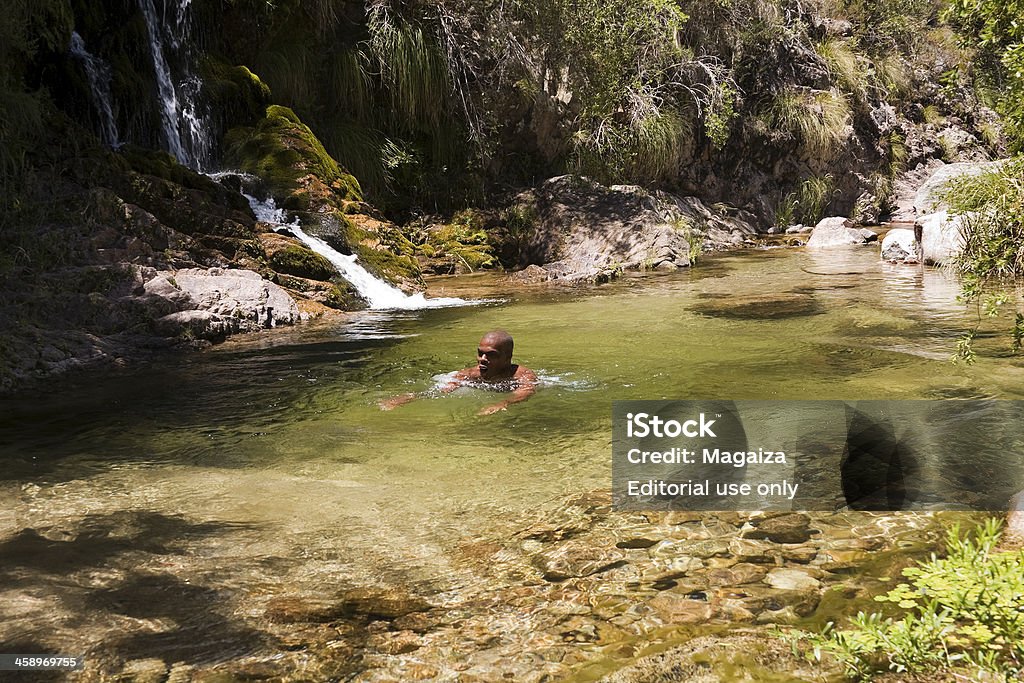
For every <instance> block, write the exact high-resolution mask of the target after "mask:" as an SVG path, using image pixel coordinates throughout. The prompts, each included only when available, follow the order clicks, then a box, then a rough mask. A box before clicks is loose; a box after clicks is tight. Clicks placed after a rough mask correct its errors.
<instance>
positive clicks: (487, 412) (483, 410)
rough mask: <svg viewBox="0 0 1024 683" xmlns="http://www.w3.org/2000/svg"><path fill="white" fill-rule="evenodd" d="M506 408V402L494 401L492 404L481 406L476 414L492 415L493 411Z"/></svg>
mask: <svg viewBox="0 0 1024 683" xmlns="http://www.w3.org/2000/svg"><path fill="white" fill-rule="evenodd" d="M506 408H508V402H507V401H502V402H501V403H495V404H494V405H492V406H485V407H483V408H481V409H480V411H479V412H478V413H477V415H493V414H494V413H497V412H498V411H501V410H505V409H506Z"/></svg>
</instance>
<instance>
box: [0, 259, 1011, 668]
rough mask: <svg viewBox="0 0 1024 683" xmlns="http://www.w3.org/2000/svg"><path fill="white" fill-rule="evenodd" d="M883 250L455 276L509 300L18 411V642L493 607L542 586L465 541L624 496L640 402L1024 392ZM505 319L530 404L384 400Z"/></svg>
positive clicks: (269, 644) (454, 290)
mask: <svg viewBox="0 0 1024 683" xmlns="http://www.w3.org/2000/svg"><path fill="white" fill-rule="evenodd" d="M876 257H877V255H876V252H875V251H874V250H871V249H866V250H863V251H857V250H850V251H842V250H840V251H834V252H833V251H829V252H826V251H819V252H800V251H788V250H774V251H770V252H759V253H756V254H751V253H746V254H738V255H733V256H725V257H720V258H717V259H713V260H710V261H709V262H708V263H707V264H702V265H701V266H700V267H699V268H697V269H694V270H693V271H692V272H682V273H676V274H670V275H663V274H651V275H647V276H644V277H629V278H627V279H625V280H623V281H621V282H617V283H614V284H611V285H607V286H602V287H598V288H590V289H564V290H560V289H555V290H549V289H544V288H537V289H532V288H526V289H523V290H521V291H513V292H510V291H508V288H507V285H506V284H505V282H504V281H503V280H502V279H501V278H498V277H496V276H482V277H469V278H463V279H458V280H450V279H445V280H440V281H438V282H437V283H436V284H435V287H434V290H435V291H432V292H431V294H432V295H433V296H462V297H473V298H480V297H484V298H494V297H502V298H504V302H503V303H499V304H493V305H489V306H482V307H479V308H458V309H438V310H425V311H405V312H402V311H387V312H379V311H378V312H365V313H355V314H352V315H349V316H346V317H345V318H344V319H341V320H333V321H328V322H319V323H313V324H309V325H304V326H301V327H298V328H296V329H292V330H279V331H276V332H273V333H268V334H266V335H261V336H259V337H254V338H251V339H237V340H233V341H230V342H228V343H225V344H223V345H221V346H219V347H217V348H215V349H213V350H211V351H209V352H205V353H201V354H196V355H192V356H187V357H168V358H166V359H163V360H161V361H160V362H159V363H157V364H155V365H154V366H153V367H151V368H147V369H145V370H143V371H137V372H132V373H125V374H121V375H118V376H114V377H103V378H101V377H98V376H90V377H86V378H76V379H74V380H71V381H69V382H68V383H67V384H66V385H64V386H62V387H61V388H60V390H59V391H58V392H56V393H54V394H51V395H48V396H44V397H40V398H38V399H32V398H22V399H20V400H17V401H7V402H5V403H3V405H0V442H2V443H3V444H4V446H3V458H4V467H3V468H2V470H0V488H2V495H3V496H4V500H5V501H7V505H6V506H5V510H4V511H3V512H0V544H2V546H3V552H0V558H3V559H2V560H0V623H2V624H3V626H2V627H0V642H4V643H7V644H8V645H9V644H12V643H15V644H20V645H23V646H26V647H27V646H30V645H32V646H35V647H36V648H37V649H39V648H41V649H39V651H49V650H52V649H56V650H59V651H72V652H73V653H77V652H95V653H97V654H96V657H101V656H102V655H101V654H100V653H102V652H106V653H108V654H109V655H110V656H111V657H119V658H121V659H131V658H138V657H146V656H153V657H162V658H164V659H165V660H166V661H167V663H168V664H169V663H171V662H176V661H178V662H185V663H192V664H199V663H203V662H207V663H209V662H211V661H216V660H218V659H227V658H230V657H234V656H238V655H240V654H241V653H245V652H255V651H266V648H270V651H274V648H284V649H287V647H288V646H287V645H286V644H285V645H282V644H281V643H280V642H277V641H275V640H274V639H273V638H270V637H269V636H268V635H267V633H265V632H262V631H260V632H257V630H253V626H252V624H253V623H254V622H253V621H252V620H253V619H257V620H258V619H259V618H260V615H262V614H264V610H265V609H266V605H267V600H270V599H273V598H274V597H275V596H281V595H299V596H307V597H308V596H323V595H325V594H334V593H335V592H336V591H338V590H340V589H342V588H355V587H365V586H390V587H394V586H401V587H404V589H406V590H413V591H415V592H416V593H417V594H419V595H425V596H430V598H431V599H432V600H433V601H434V604H442V605H462V606H463V607H462V609H465V610H466V611H467V614H468V613H473V612H474V611H477V612H478V611H480V610H497V609H498V607H496V606H494V605H496V604H497V603H494V604H492V606H491V607H483V606H482V605H483V604H484V602H486V596H487V595H490V594H491V593H489V591H490V592H493V591H494V590H495V582H497V583H498V584H501V585H505V584H503V583H502V582H506V583H507V585H515V584H516V583H517V582H522V581H523V580H524V579H523V578H522V577H519V578H515V576H516V575H514V574H510V575H509V576H507V577H506V578H504V579H499V578H496V577H495V576H493V575H483V574H481V573H480V571H479V570H477V569H474V568H473V567H472V566H470V564H467V562H468V561H467V560H460V559H459V558H462V557H467V553H470V550H468V549H470V548H477V547H483V546H486V545H487V544H493V543H496V542H501V541H503V540H504V539H509V538H512V537H513V535H514V534H515V533H517V532H518V531H519V530H520V529H521V528H522V527H523V526H524V525H525V524H526V523H527V520H530V519H533V518H534V516H535V515H538V514H541V515H543V514H545V512H546V511H548V510H551V509H553V508H555V507H557V506H560V505H562V504H563V502H564V501H565V500H566V497H567V496H572V495H575V494H578V493H581V492H588V491H593V490H595V489H607V488H608V487H609V485H610V468H609V463H610V442H611V434H610V431H611V430H610V413H611V401H612V400H616V399H681V398H715V399H796V398H801V399H912V398H917V399H921V398H950V397H977V398H1021V397H1022V390H1021V387H1022V386H1024V383H1022V381H1021V380H1022V379H1024V376H1022V372H1021V367H1020V363H1019V362H1018V361H1016V360H1013V359H1005V358H984V359H982V360H981V361H980V362H979V363H978V364H977V365H975V366H972V367H958V366H954V365H951V364H950V363H949V362H948V358H949V355H950V353H951V352H952V347H953V343H954V340H955V338H956V337H957V336H959V335H960V334H962V332H963V331H964V330H965V329H967V328H968V327H969V326H970V324H971V320H970V319H969V317H968V316H967V315H966V314H965V313H964V311H963V310H962V307H961V306H959V305H958V304H956V302H955V294H956V289H957V287H956V283H955V282H954V281H952V280H951V279H950V278H948V277H947V276H946V275H945V274H944V273H942V272H940V271H936V270H923V269H920V268H915V267H897V266H891V265H886V264H880V263H878V262H877V261H876V260H875V259H876ZM498 327H501V328H505V329H507V330H509V331H510V332H512V333H513V335H515V338H516V360H517V361H518V362H520V363H523V364H526V365H528V366H529V367H531V368H533V369H534V370H536V371H537V372H538V374H539V375H540V376H541V377H542V378H544V382H543V383H542V388H541V390H540V391H539V392H538V393H537V395H536V396H534V397H533V398H531V399H530V400H529V401H527V402H525V403H523V404H519V405H515V406H513V407H512V408H510V409H509V410H508V411H507V412H502V413H498V414H496V415H492V416H489V417H477V416H476V412H477V411H478V410H479V409H480V408H481V407H482V406H484V405H486V404H488V403H490V402H493V395H489V394H488V393H487V392H484V391H480V390H473V389H467V390H464V391H460V392H456V393H453V394H450V395H446V396H440V397H436V398H425V399H421V400H418V401H415V402H413V403H410V404H408V405H406V406H402V407H400V408H398V409H396V410H394V411H392V412H382V411H381V410H379V409H378V407H377V404H378V402H379V401H381V400H383V399H385V398H388V397H390V396H393V395H396V394H399V393H403V392H407V391H423V390H426V389H428V388H429V387H430V386H431V385H432V384H433V383H434V382H435V379H434V378H435V377H436V376H437V375H439V374H442V373H445V372H449V371H451V370H454V369H458V368H462V367H466V366H467V365H471V364H472V363H473V361H474V349H475V347H476V343H477V341H478V339H479V338H480V336H481V334H482V333H483V332H485V331H487V330H489V329H493V328H498ZM612 545H613V546H614V543H613V544H612ZM473 552H476V551H473ZM499 555H500V554H499ZM496 557H497V556H496ZM510 577H511V578H510ZM474 600H481V601H484V602H480V603H479V604H477V603H473V601H474ZM492 602H493V599H492ZM183 603H188V604H195V605H200V604H201V605H204V606H205V607H204V608H203V610H193V609H192V608H188V607H186V606H184V604H183ZM473 605H476V606H473ZM353 609H354V608H353ZM190 610H191V611H190ZM309 628H312V627H309ZM317 628H319V627H317ZM510 628H511V627H510ZM288 633H291V634H292V635H294V633H293V632H292V631H288ZM318 633H319V632H318ZM360 633H362V632H361V631H360ZM218 634H219V635H218ZM350 635H351V634H350ZM275 637H278V636H275ZM279 637H282V638H285V637H286V636H283V635H280V634H279ZM288 637H291V636H288ZM310 637H312V636H310ZM318 637H319V636H318ZM352 637H355V636H352ZM336 638H337V636H336ZM200 640H202V641H203V642H204V643H210V646H209V647H207V646H205V645H204V646H199V645H197V644H196V643H197V642H198V641H200ZM328 640H330V639H327V638H326V637H325V639H324V642H327V641H328ZM317 642H320V641H317ZM346 642H351V641H350V640H349V641H346ZM522 647H523V648H526V649H527V650H528V649H529V648H527V647H526V646H525V645H524V646H522ZM0 650H3V651H13V650H9V647H3V648H0ZM325 657H326V655H325ZM367 666H368V665H367Z"/></svg>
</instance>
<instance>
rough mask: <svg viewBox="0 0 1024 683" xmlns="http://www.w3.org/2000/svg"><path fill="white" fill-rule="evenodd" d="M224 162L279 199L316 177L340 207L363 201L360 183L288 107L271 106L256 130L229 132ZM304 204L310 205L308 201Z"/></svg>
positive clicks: (240, 128)
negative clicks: (249, 175) (256, 180)
mask: <svg viewBox="0 0 1024 683" xmlns="http://www.w3.org/2000/svg"><path fill="white" fill-rule="evenodd" d="M224 158H225V162H226V163H227V165H229V166H234V167H236V168H240V169H241V170H243V171H245V172H247V173H252V174H254V175H257V176H259V177H260V178H263V179H264V180H265V181H266V182H267V183H268V184H269V186H270V190H271V192H272V193H273V194H274V196H275V197H289V196H291V195H293V194H295V193H296V192H297V191H299V190H301V189H302V187H303V186H302V184H301V183H300V182H299V181H300V179H302V178H304V177H305V176H308V175H313V176H315V177H316V178H317V179H318V180H320V181H321V182H322V183H323V184H324V185H325V186H327V187H329V188H331V189H332V190H334V191H335V192H336V193H338V195H339V196H338V197H337V199H338V200H339V205H340V203H341V202H342V201H344V200H349V201H361V199H362V193H361V192H360V190H359V183H358V182H357V181H356V179H355V178H353V177H352V176H350V175H348V174H346V173H344V172H342V170H341V168H340V167H339V166H338V162H336V161H335V160H334V159H332V158H331V156H330V155H329V154H328V153H327V151H326V150H325V149H324V146H323V145H322V144H321V143H320V141H319V140H318V139H317V137H316V135H314V134H313V131H311V130H310V129H309V127H308V126H306V125H305V124H303V123H302V122H301V121H300V120H299V117H298V116H296V115H295V112H293V111H292V110H291V109H289V108H288V107H282V106H280V105H276V104H273V105H270V106H269V107H267V108H266V111H265V113H264V117H263V118H262V119H261V120H260V121H259V123H257V124H256V126H255V127H253V128H249V127H236V128H232V129H231V130H230V131H228V134H227V136H226V138H225V155H224ZM303 203H305V204H307V205H308V204H309V201H308V199H307V200H306V201H304V202H303ZM339 208H340V206H339Z"/></svg>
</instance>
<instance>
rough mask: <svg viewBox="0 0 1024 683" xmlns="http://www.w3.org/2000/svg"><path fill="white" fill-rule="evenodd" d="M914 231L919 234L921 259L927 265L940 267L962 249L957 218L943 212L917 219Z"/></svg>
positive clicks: (962, 243) (962, 244)
mask: <svg viewBox="0 0 1024 683" xmlns="http://www.w3.org/2000/svg"><path fill="white" fill-rule="evenodd" d="M914 230H915V232H920V234H921V254H922V258H923V260H924V262H925V263H927V264H929V265H942V264H943V263H946V262H947V261H949V260H950V259H953V258H955V257H956V256H958V255H959V254H960V253H961V252H962V251H963V249H964V240H963V237H962V236H961V234H960V232H961V219H960V217H959V216H952V217H950V215H949V214H948V213H947V212H945V211H939V212H938V213H931V214H927V215H924V216H921V217H920V218H918V219H917V221H916V222H915V223H914Z"/></svg>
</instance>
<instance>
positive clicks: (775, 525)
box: [743, 512, 814, 543]
mask: <svg viewBox="0 0 1024 683" xmlns="http://www.w3.org/2000/svg"><path fill="white" fill-rule="evenodd" d="M810 523H811V518H810V517H808V516H807V515H805V514H803V513H800V512H794V513H793V514H787V515H780V516H777V517H768V518H762V519H752V520H750V524H751V525H752V526H753V528H752V529H747V530H745V531H744V532H743V537H744V538H752V539H768V540H769V541H774V542H775V543H803V542H805V541H807V540H808V539H810V537H811V534H812V533H814V530H812V529H811V528H810Z"/></svg>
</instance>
